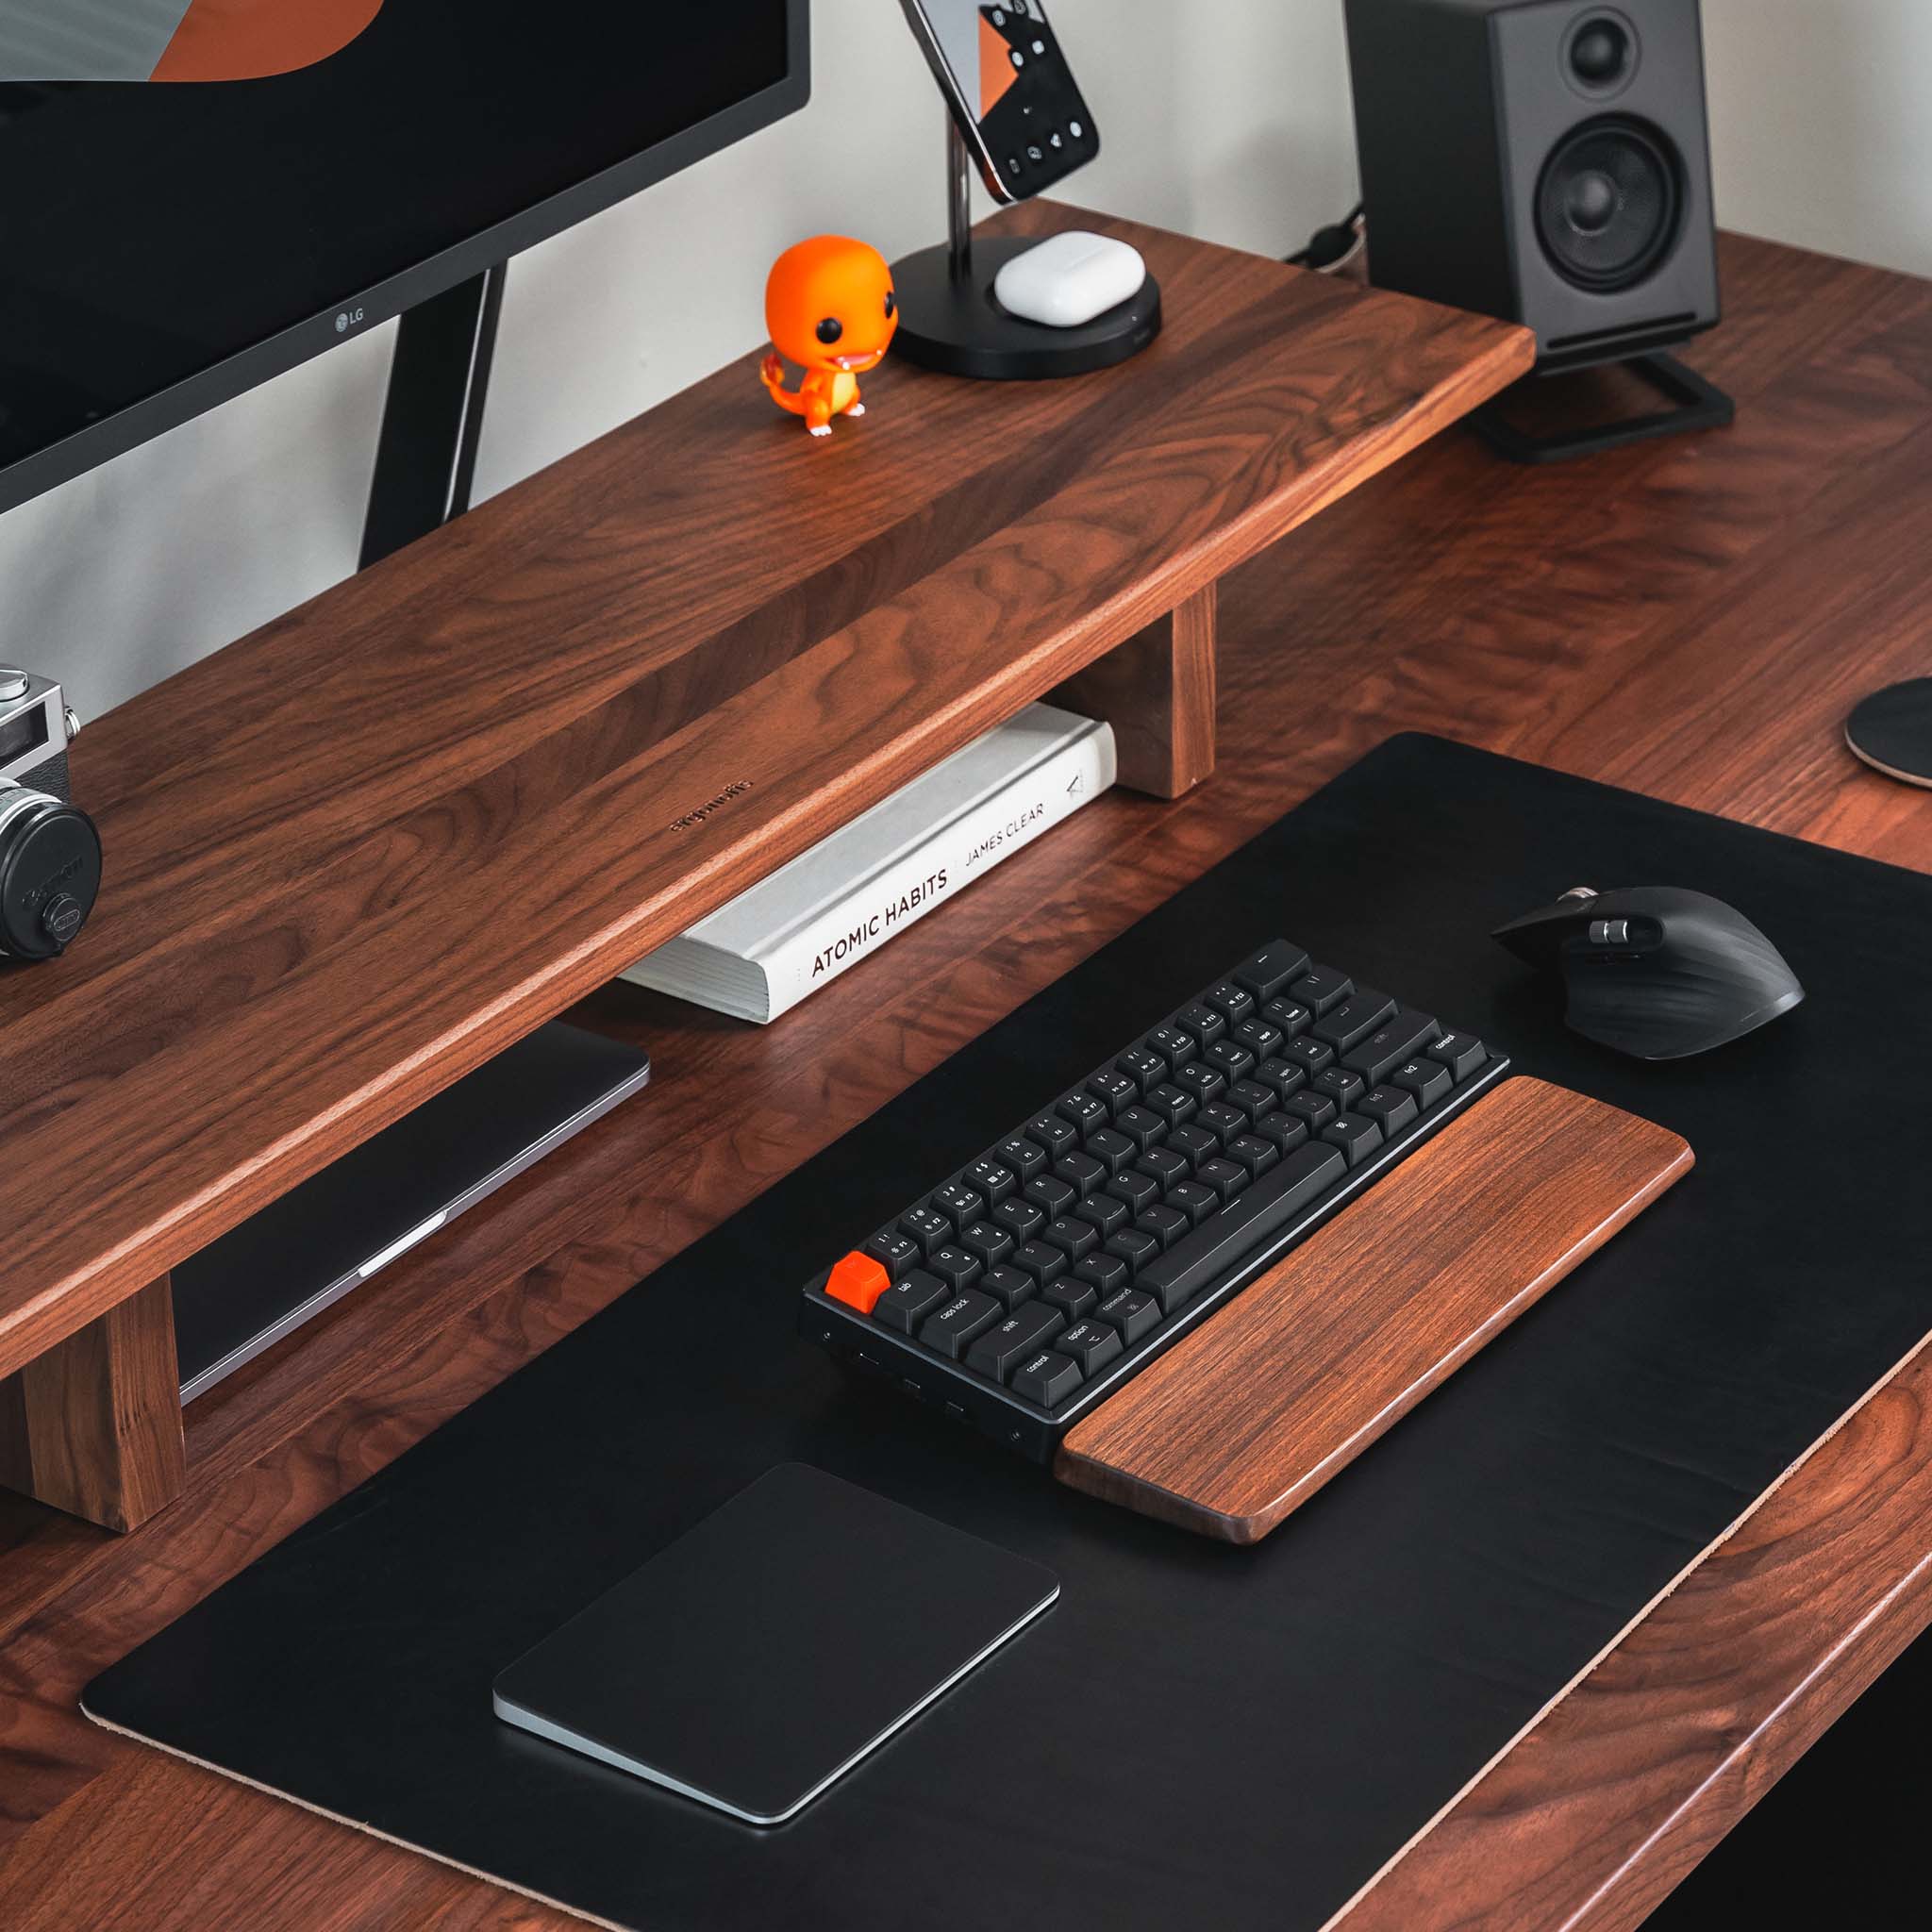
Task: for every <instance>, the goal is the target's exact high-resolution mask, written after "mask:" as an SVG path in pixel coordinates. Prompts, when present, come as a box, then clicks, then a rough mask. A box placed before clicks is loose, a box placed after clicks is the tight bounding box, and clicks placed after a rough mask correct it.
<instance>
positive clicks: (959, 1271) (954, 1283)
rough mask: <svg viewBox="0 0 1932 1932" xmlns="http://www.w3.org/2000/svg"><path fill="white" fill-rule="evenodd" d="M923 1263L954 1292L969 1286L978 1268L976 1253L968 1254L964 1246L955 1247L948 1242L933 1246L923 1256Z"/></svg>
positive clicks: (956, 1292)
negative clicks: (933, 1247)
mask: <svg viewBox="0 0 1932 1932" xmlns="http://www.w3.org/2000/svg"><path fill="white" fill-rule="evenodd" d="M925 1265H926V1267H927V1268H928V1269H929V1270H930V1271H931V1272H932V1273H933V1274H937V1275H938V1276H939V1278H940V1279H941V1281H943V1282H944V1283H945V1284H946V1286H947V1287H948V1288H950V1289H951V1290H952V1291H953V1292H954V1293H955V1294H958V1292H959V1291H960V1290H961V1289H966V1288H971V1287H972V1286H973V1283H974V1278H975V1277H976V1276H977V1275H978V1274H979V1270H980V1262H979V1257H978V1256H977V1255H969V1254H968V1253H967V1252H966V1250H965V1249H964V1248H958V1247H955V1246H953V1245H952V1244H951V1243H950V1242H948V1243H947V1244H946V1245H945V1246H944V1247H941V1248H935V1249H934V1250H933V1251H932V1253H931V1254H929V1255H928V1256H927V1257H925Z"/></svg>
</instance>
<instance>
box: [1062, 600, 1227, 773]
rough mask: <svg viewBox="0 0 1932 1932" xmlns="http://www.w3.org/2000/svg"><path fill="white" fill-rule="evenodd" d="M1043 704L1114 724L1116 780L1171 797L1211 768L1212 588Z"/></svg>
mask: <svg viewBox="0 0 1932 1932" xmlns="http://www.w3.org/2000/svg"><path fill="white" fill-rule="evenodd" d="M1050 701H1051V702H1052V703H1054V704H1059V705H1065V706H1066V707H1067V708H1068V709H1069V710H1074V711H1079V712H1081V713H1083V714H1085V715H1086V716H1089V717H1093V718H1105V719H1106V720H1107V722H1108V724H1111V725H1112V726H1113V735H1114V743H1115V745H1116V746H1117V747H1118V750H1119V753H1120V782H1121V783H1122V784H1123V785H1124V786H1125V787H1126V788H1127V789H1128V790H1129V791H1146V792H1151V793H1152V794H1153V795H1154V796H1155V797H1156V798H1178V797H1179V796H1180V795H1181V793H1182V792H1184V791H1191V790H1192V788H1193V787H1194V786H1196V785H1198V784H1199V783H1200V782H1201V780H1202V779H1203V778H1205V777H1207V776H1208V774H1209V773H1210V772H1212V771H1213V769H1214V586H1213V585H1212V584H1209V585H1208V588H1207V589H1206V590H1205V591H1196V592H1195V593H1194V595H1193V596H1191V597H1190V598H1189V599H1188V601H1187V602H1186V603H1185V604H1183V605H1182V606H1181V607H1180V608H1178V609H1177V610H1174V611H1172V612H1170V613H1169V614H1168V615H1167V616H1166V617H1163V618H1162V619H1161V620H1160V621H1159V622H1158V624H1150V625H1148V626H1147V628H1146V629H1145V630H1143V631H1140V632H1138V633H1136V635H1134V636H1133V637H1130V638H1129V639H1128V640H1127V641H1126V642H1125V643H1124V644H1117V645H1116V646H1115V647H1114V648H1113V649H1112V650H1111V651H1109V652H1108V655H1107V656H1106V657H1105V658H1100V659H1098V660H1097V661H1096V662H1094V663H1092V664H1090V665H1089V666H1088V667H1087V669H1086V670H1084V671H1082V672H1080V673H1078V674H1077V675H1074V676H1073V677H1071V678H1069V679H1068V680H1067V682H1066V683H1065V684H1063V685H1061V686H1059V687H1058V690H1056V691H1053V692H1052V693H1051V697H1050Z"/></svg>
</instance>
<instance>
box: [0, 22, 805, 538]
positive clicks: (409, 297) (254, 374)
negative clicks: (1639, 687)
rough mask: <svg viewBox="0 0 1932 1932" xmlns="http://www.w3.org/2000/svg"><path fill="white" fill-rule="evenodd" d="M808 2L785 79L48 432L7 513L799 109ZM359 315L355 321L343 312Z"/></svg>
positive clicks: (13, 467)
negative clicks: (149, 390)
mask: <svg viewBox="0 0 1932 1932" xmlns="http://www.w3.org/2000/svg"><path fill="white" fill-rule="evenodd" d="M809 12H810V9H809V5H808V0H786V56H785V69H786V71H785V78H784V79H783V80H781V81H778V82H776V83H775V84H774V86H771V87H768V88H763V89H760V90H759V92H757V93H755V94H747V95H746V96H745V98H744V99H743V100H741V101H738V102H735V103H733V105H732V106H730V107H728V108H724V110H723V111H722V112H720V113H716V114H713V115H710V116H709V117H708V118H707V119H705V120H703V121H700V122H697V123H695V124H694V125H691V126H690V127H687V128H685V129H684V130H683V131H682V132H681V133H678V134H674V135H673V136H672V137H671V138H670V139H669V140H668V141H661V142H658V143H657V144H656V145H655V146H652V147H648V148H645V149H643V150H641V152H640V153H638V154H635V155H632V156H631V157H630V158H628V159H626V160H622V161H619V162H618V163H616V165H615V166H613V167H609V168H606V169H605V170H604V171H603V172H602V173H600V174H596V175H590V176H588V177H587V178H586V179H584V180H582V181H579V182H577V183H576V184H575V186H574V187H570V188H566V189H564V190H562V191H561V192H559V193H557V194H553V195H550V196H548V197H547V198H546V199H544V200H542V201H540V202H534V203H532V204H531V206H530V207H528V208H524V209H523V210H521V211H520V212H519V213H517V214H514V215H510V216H508V218H507V219H505V220H504V221H501V222H498V223H496V224H495V225H493V226H491V227H490V228H486V229H481V230H479V231H478V232H477V233H476V234H475V235H473V236H471V237H470V238H469V239H468V240H466V241H463V242H457V243H456V244H455V245H454V246H452V247H450V248H446V249H444V250H443V251H442V252H441V254H439V255H433V256H430V257H428V258H426V259H425V260H423V261H420V262H417V263H415V264H414V265H413V266H411V267H409V268H406V269H402V270H399V271H398V272H397V273H396V274H395V275H391V276H389V277H388V278H387V279H386V280H384V281H381V282H377V283H375V285H374V286H372V287H369V288H365V289H345V290H343V291H342V292H341V294H340V295H339V296H337V297H336V298H335V300H333V301H331V302H330V303H329V304H328V305H327V306H326V307H325V308H323V309H321V310H320V311H319V312H318V313H316V314H314V315H312V316H310V317H308V319H307V320H305V321H302V322H298V323H295V324H292V325H291V326H290V327H288V328H285V329H282V330H280V331H279V332H278V333H276V334H275V335H272V336H268V337H265V338H263V340H262V341H258V342H255V343H253V344H251V345H250V346H249V347H247V348H245V349H241V350H238V351H237V352H236V353H235V354H234V355H232V356H228V357H225V358H223V359H222V360H221V361H219V362H213V363H210V364H209V365H208V367H207V368H206V369H202V370H199V371H197V372H196V373H195V374H194V375H189V376H184V377H183V378H182V379H181V380H180V381H179V382H176V383H174V384H171V385H170V386H169V387H168V388H166V389H163V390H158V391H156V392H155V393H154V394H153V395H151V396H144V397H142V400H141V401H139V402H135V403H129V404H128V405H127V406H126V407H125V408H120V409H116V410H115V411H114V412H113V413H112V414H111V415H108V416H103V417H102V418H101V420H100V421H99V422H97V423H90V424H89V425H87V426H86V427H85V428H83V429H77V430H75V432H74V433H73V434H72V435H70V436H64V437H62V438H61V439H60V440H59V441H58V442H50V443H48V444H46V445H45V446H44V447H43V448H42V449H38V450H36V451H34V452H33V454H32V455H30V456H25V457H22V458H19V459H18V460H17V461H15V462H12V463H9V464H6V465H4V466H0V514H4V513H5V512H6V511H8V510H10V509H15V508H19V506H20V505H22V504H24V503H27V502H30V501H31V500H32V499H33V498H34V497H36V496H40V495H42V494H43V493H44V492H45V491H49V490H53V489H56V488H58V486H59V485H60V484H62V483H71V482H73V481H74V480H75V477H77V476H84V475H87V473H88V472H89V471H90V470H95V469H98V468H99V467H100V466H101V465H102V464H103V463H107V462H111V461H112V460H113V459H114V458H116V457H120V456H125V454H126V453H127V452H128V451H129V450H131V449H136V448H138V447H139V446H140V445H141V444H142V443H143V442H149V441H153V439H154V438H156V437H158V436H161V435H164V434H165V433H166V432H167V431H168V430H170V429H178V428H179V427H180V426H181V425H183V424H184V423H189V422H192V420H193V419H194V418H195V417H197V416H200V415H203V414H205V413H206V412H207V411H208V410H209V409H212V408H217V407H218V406H219V405H221V404H223V403H226V402H232V401H233V400H234V399H235V398H236V397H237V396H241V395H244V394H246V393H247V391H250V390H252V389H257V388H259V387H260V385H261V384H263V383H264V382H267V381H269V380H270V379H271V378H272V377H274V376H277V375H286V374H287V373H288V372H289V371H290V370H291V369H294V368H296V367H298V366H299V365H300V364H302V363H304V362H308V361H312V360H313V359H314V358H316V357H318V356H321V355H324V354H325V353H326V352H327V351H328V350H330V349H334V348H339V347H341V345H342V344H343V343H345V342H350V341H356V340H357V339H358V337H361V336H365V335H367V334H368V333H369V331H370V330H371V329H373V328H375V327H378V326H379V325H381V324H383V323H385V322H390V321H392V320H393V319H394V318H395V317H396V316H398V315H401V314H403V313H404V312H405V311H406V310H408V309H410V308H415V307H416V306H417V304H418V303H421V302H426V301H428V300H429V299H430V297H431V296H434V295H440V294H441V293H443V292H444V291H446V290H448V289H453V288H455V287H456V286H457V285H458V283H459V282H465V281H468V280H469V279H470V278H471V277H472V276H474V275H481V274H482V273H483V272H484V271H485V270H486V269H488V268H491V267H492V266H493V265H494V264H496V263H497V262H500V261H505V260H507V259H508V258H509V257H510V256H512V255H517V254H520V253H521V252H522V251H523V250H524V249H525V248H531V247H534V246H535V245H536V244H537V243H538V242H545V241H548V240H549V238H550V237H551V236H553V235H558V234H561V233H562V232H563V230H564V229H566V228H571V227H575V225H577V223H579V222H582V221H588V220H589V219H590V217H591V216H592V215H595V214H601V213H603V211H604V210H605V209H606V208H613V207H615V206H616V205H617V203H619V202H620V201H625V200H627V199H628V198H629V197H630V196H631V195H633V194H636V193H638V192H640V191H641V190H642V189H645V188H650V187H654V186H655V185H656V184H657V183H658V182H659V181H663V180H668V179H669V178H670V176H672V175H675V174H679V173H681V172H682V171H683V170H684V169H686V168H689V167H691V165H692V164H693V163H694V162H697V161H701V160H704V159H705V158H707V157H708V156H710V155H714V154H716V153H718V152H719V150H720V149H722V148H726V147H729V146H731V145H732V143H733V142H740V141H742V140H743V139H744V138H745V137H746V136H747V135H751V134H756V133H758V131H759V130H760V129H761V128H765V127H769V126H771V125H772V124H773V123H774V122H776V121H782V120H783V119H784V118H785V116H786V115H788V114H794V113H796V112H797V111H798V110H799V109H800V108H803V107H805V106H806V104H807V103H808V101H809V100H810V99H811V29H810V20H809ZM341 316H354V317H356V318H357V320H356V321H355V322H354V323H353V324H351V325H349V326H348V327H346V328H341V329H339V328H338V327H337V318H338V317H341Z"/></svg>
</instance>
